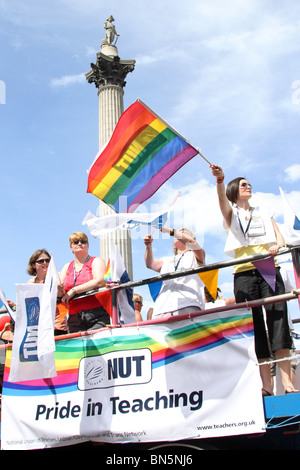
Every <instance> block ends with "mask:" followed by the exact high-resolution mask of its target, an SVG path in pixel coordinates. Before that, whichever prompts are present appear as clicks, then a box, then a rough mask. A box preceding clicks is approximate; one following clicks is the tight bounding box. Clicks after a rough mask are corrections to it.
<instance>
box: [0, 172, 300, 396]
mask: <svg viewBox="0 0 300 470" xmlns="http://www.w3.org/2000/svg"><path fill="white" fill-rule="evenodd" d="M211 171H212V175H213V176H214V177H215V178H216V188H217V195H218V200H219V206H220V210H221V213H222V215H223V218H224V224H225V227H226V230H227V240H226V244H225V249H224V251H225V253H226V254H228V256H231V257H233V258H236V259H239V260H241V259H242V258H243V257H248V256H250V255H257V254H266V253H268V254H269V255H271V256H273V257H275V256H276V254H277V253H278V250H279V249H280V247H282V246H284V239H283V236H282V235H281V233H280V231H279V229H278V226H277V225H276V223H275V221H274V220H273V218H272V217H271V215H270V214H269V213H268V212H267V211H266V210H264V209H263V208H262V207H252V206H251V205H250V202H249V200H250V198H251V196H252V191H251V185H250V183H249V182H248V181H247V179H245V178H244V177H238V178H235V179H234V180H232V181H230V182H229V183H228V185H227V187H225V183H224V179H225V176H224V172H223V170H222V168H221V167H220V166H218V165H211ZM161 231H162V232H163V233H167V234H169V235H170V237H171V239H174V242H173V250H174V254H173V256H166V257H163V258H160V259H156V258H155V257H154V254H153V249H152V244H153V238H152V236H151V235H150V234H147V235H145V237H144V244H145V265H146V267H147V268H149V269H151V270H153V271H155V272H157V273H159V274H166V273H174V272H176V271H180V272H182V273H183V275H182V276H180V277H174V278H172V279H169V280H165V281H164V282H163V283H162V287H161V290H160V292H159V294H158V296H157V298H156V300H155V302H154V304H153V307H151V308H150V309H149V311H148V313H147V319H157V318H161V317H164V316H166V315H168V316H169V315H172V316H173V315H179V314H184V313H188V312H191V311H193V312H195V311H201V310H204V309H205V308H206V305H207V303H208V302H211V301H212V302H214V299H212V297H211V295H210V293H209V292H208V291H207V289H206V288H205V286H204V284H203V282H202V281H201V279H200V277H199V276H198V274H189V275H186V274H184V271H186V270H188V269H193V268H197V267H199V266H204V265H205V251H204V249H203V248H202V247H201V246H200V245H199V243H198V242H197V240H196V237H195V235H194V234H193V233H192V232H191V231H190V230H188V229H187V228H182V229H179V230H176V229H174V228H168V227H165V226H164V227H162V228H161ZM69 242H70V249H71V252H72V254H73V259H72V260H71V261H70V262H68V263H66V264H65V265H64V267H63V268H62V270H61V272H60V282H59V285H58V298H59V299H60V301H61V304H62V305H64V306H65V307H66V308H67V310H68V315H67V316H62V315H61V314H60V311H59V308H58V307H57V312H56V316H55V326H54V331H55V335H60V334H66V333H68V332H69V333H75V332H78V331H86V330H95V329H99V328H102V327H105V326H106V325H108V324H109V323H110V315H109V313H108V312H107V311H106V310H105V307H104V306H103V305H101V303H100V301H99V296H97V297H96V296H95V295H88V296H84V297H82V296H81V295H82V294H84V293H86V292H88V291H93V290H95V289H99V288H101V287H104V286H105V281H104V274H105V271H106V264H105V262H104V260H103V259H102V258H100V257H94V256H91V255H90V254H89V242H88V237H87V236H86V234H84V233H82V232H74V233H73V234H72V235H71V236H70V237H69ZM49 263H50V255H49V253H48V251H47V250H45V249H42V250H37V251H35V253H33V255H32V256H31V257H30V259H29V263H28V269H27V272H28V274H29V275H31V276H32V277H31V278H30V280H29V281H28V282H29V283H44V282H45V278H46V274H47V270H48V266H49ZM233 271H234V282H233V290H234V297H233V298H231V299H226V300H224V301H222V302H223V305H230V304H232V303H233V302H236V303H241V302H245V301H250V300H255V299H261V298H266V297H271V296H274V295H280V294H282V293H284V292H285V287H284V282H283V279H282V276H281V274H280V268H279V266H278V264H277V263H276V287H275V291H273V289H272V288H271V287H270V285H269V283H268V282H266V281H265V279H264V278H263V276H262V275H261V274H260V272H259V271H258V270H257V269H256V268H255V266H254V264H252V263H249V262H245V263H242V264H240V263H239V264H237V265H236V266H234V270H233ZM133 300H134V311H135V320H136V322H141V321H143V317H142V314H141V310H142V307H143V298H142V296H141V295H139V294H137V293H135V294H134V296H133ZM264 309H265V312H264V310H263V308H262V307H254V308H252V312H253V323H254V338H255V352H256V355H257V358H258V361H259V363H260V364H261V366H260V373H261V379H262V394H263V396H267V395H272V394H273V377H272V373H271V366H270V363H269V362H270V359H271V358H275V360H278V367H279V370H280V374H281V380H282V384H283V387H284V390H285V393H292V392H295V391H298V390H296V389H295V387H294V381H293V379H292V371H291V361H290V359H289V356H290V351H291V350H292V348H293V341H292V336H291V331H290V325H289V322H288V313H287V304H286V302H280V303H273V304H267V305H265V306H264ZM265 319H266V320H265ZM11 329H12V328H11ZM7 330H10V328H8V327H6V331H5V332H7ZM5 332H4V331H3V332H2V333H0V337H1V338H2V340H4V334H5ZM1 335H2V336H1ZM11 340H12V334H11V337H10V339H9V341H11ZM285 359H286V360H285Z"/></svg>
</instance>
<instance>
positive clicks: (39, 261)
mask: <svg viewBox="0 0 300 470" xmlns="http://www.w3.org/2000/svg"><path fill="white" fill-rule="evenodd" d="M36 263H37V264H44V263H46V264H49V263H50V259H49V258H45V259H38V260H37V261H36Z"/></svg>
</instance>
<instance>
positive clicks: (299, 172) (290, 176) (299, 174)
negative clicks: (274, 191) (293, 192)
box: [285, 163, 300, 183]
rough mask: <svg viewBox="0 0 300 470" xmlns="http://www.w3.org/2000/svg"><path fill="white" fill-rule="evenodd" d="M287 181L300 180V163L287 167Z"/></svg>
mask: <svg viewBox="0 0 300 470" xmlns="http://www.w3.org/2000/svg"><path fill="white" fill-rule="evenodd" d="M285 173H286V175H287V176H286V181H291V182H292V183H295V182H296V181H299V180H300V164H299V163H295V164H294V165H291V166H289V167H288V168H286V169H285Z"/></svg>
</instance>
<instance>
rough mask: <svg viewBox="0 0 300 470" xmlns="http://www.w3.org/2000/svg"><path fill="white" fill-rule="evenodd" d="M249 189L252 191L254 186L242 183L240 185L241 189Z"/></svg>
mask: <svg viewBox="0 0 300 470" xmlns="http://www.w3.org/2000/svg"><path fill="white" fill-rule="evenodd" d="M248 187H249V188H250V189H251V188H252V186H251V184H250V183H241V184H240V188H248Z"/></svg>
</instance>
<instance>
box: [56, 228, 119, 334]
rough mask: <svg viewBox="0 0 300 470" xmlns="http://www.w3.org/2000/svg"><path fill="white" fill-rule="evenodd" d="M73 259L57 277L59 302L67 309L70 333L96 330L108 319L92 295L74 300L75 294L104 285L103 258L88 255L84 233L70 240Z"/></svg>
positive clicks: (86, 239) (87, 244)
mask: <svg viewBox="0 0 300 470" xmlns="http://www.w3.org/2000/svg"><path fill="white" fill-rule="evenodd" d="M69 242H70V248H71V251H72V253H73V255H74V260H73V261H71V262H69V263H67V264H65V265H64V267H63V268H62V271H61V274H60V278H61V282H62V283H63V284H64V288H65V293H64V295H63V297H62V302H64V303H65V304H67V305H68V307H69V319H68V326H69V331H70V333H74V332H77V331H86V330H90V329H93V330H94V329H98V328H102V327H104V326H106V325H107V324H109V323H110V316H109V314H108V313H107V311H106V310H105V309H104V308H103V306H102V305H100V303H99V300H97V299H96V297H95V296H94V295H90V296H86V297H84V298H81V299H80V298H79V299H74V297H75V296H76V295H79V294H83V293H85V292H88V291H91V290H94V289H99V288H100V287H104V286H105V281H104V274H105V269H106V265H105V262H104V260H103V259H102V258H98V257H93V256H90V255H89V241H88V237H87V236H86V234H85V233H82V232H74V233H72V235H70V237H69Z"/></svg>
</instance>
